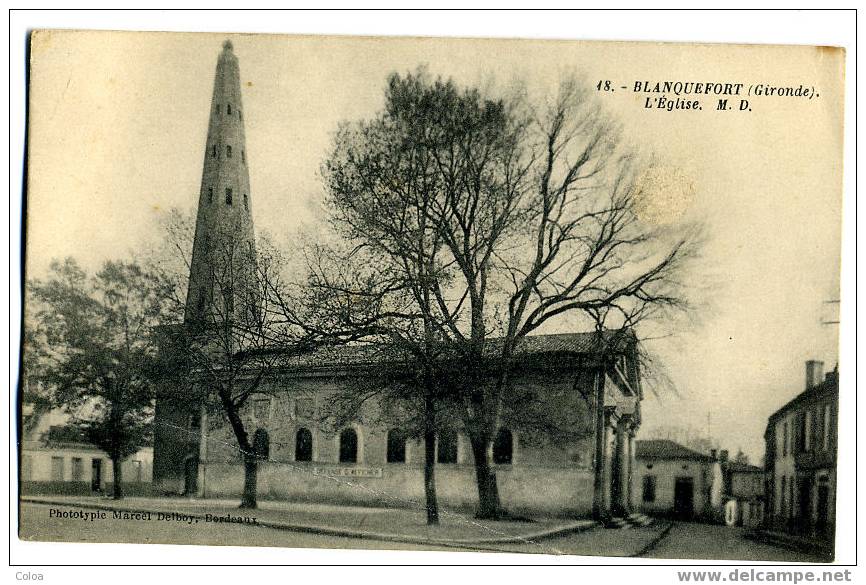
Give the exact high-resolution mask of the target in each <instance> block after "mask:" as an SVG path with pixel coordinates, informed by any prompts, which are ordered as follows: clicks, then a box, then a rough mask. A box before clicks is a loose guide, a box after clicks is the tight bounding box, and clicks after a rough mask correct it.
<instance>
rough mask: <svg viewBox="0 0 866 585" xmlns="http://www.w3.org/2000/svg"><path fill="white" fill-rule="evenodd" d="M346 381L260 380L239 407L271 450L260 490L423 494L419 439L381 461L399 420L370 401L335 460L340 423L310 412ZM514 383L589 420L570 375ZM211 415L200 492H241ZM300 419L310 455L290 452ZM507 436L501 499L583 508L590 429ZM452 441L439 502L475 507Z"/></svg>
mask: <svg viewBox="0 0 866 585" xmlns="http://www.w3.org/2000/svg"><path fill="white" fill-rule="evenodd" d="M343 383H351V380H350V379H348V378H343V379H338V378H334V377H327V376H322V377H314V376H309V377H303V378H296V377H293V378H284V379H281V380H275V381H272V382H270V384H269V385H267V386H266V387H265V388H264V390H265V391H266V392H268V393H269V394H270V395H269V396H268V395H264V394H263V395H257V396H253V397H251V398H250V400H249V402H248V404H247V405H246V407H245V409H244V411H243V412H242V418H243V419H244V423H245V428H246V431H247V433H248V434H249V436H250V437H252V436H253V434H254V433H255V431H256V429H264V430H266V431H267V433H268V438H269V442H270V446H269V453H268V459H267V460H266V461H262V462H261V464H260V467H259V474H258V492H259V495H260V497H263V498H275V499H289V500H297V501H317V502H330V503H346V504H372V505H388V506H412V505H416V504H413V502H422V501H423V498H424V493H423V458H424V447H423V442H422V441H420V440H411V439H410V440H408V441H407V444H406V463H388V462H387V430H388V428H396V427H399V426H400V425H399V424H396V423H388V422H387V421H383V420H380V419H381V417H380V414H381V413H379V412H378V410H377V408H376V407H375V406H371V407H369V408H367V409H366V410H365V412H363V413H362V414H361V416H360V417H359V419H360V420H359V421H357V422H355V423H352V425H351V426H352V428H354V429H355V431H356V432H357V435H358V462H357V463H356V464H345V463H340V462H339V432H335V431H334V430H333V429H330V428H328V427H327V425H324V424H320V423H317V422H316V416H317V413H319V412H320V411H321V408H322V406H323V405H324V404H326V403H327V401H328V400H329V399H330V397H331V396H332V395H333V393H334V392H336V391H337V390H338V389H339V388H340V386H339V385H340V384H343ZM515 383H516V385H517V387H518V388H519V387H520V386H521V385H527V384H531V385H533V386H534V387H535V388H536V389H538V388H541V389H542V391H543V392H545V393H547V394H549V396H550V409H551V410H552V411H554V412H560V413H561V412H563V411H565V410H568V411H569V412H570V415H569V416H572V417H577V418H578V419H580V420H582V421H584V422H585V426H586V428H587V429H589V428H591V415H590V409H589V407H588V406H587V405H586V404H585V403H584V402H583V399H582V398H580V397H579V396H576V394H575V391H574V388H573V380H571V379H569V378H568V377H565V376H563V377H562V378H558V377H554V378H552V379H551V378H550V377H548V378H546V379H545V377H543V376H541V375H538V376H535V375H527V376H524V377H522V378H521V379H518V380H517V381H516V382H515ZM515 414H519V413H510V414H508V413H506V414H504V415H503V426H506V425H508V426H509V427H510V425H512V424H516V423H517V419H516V418H515V416H514V415H515ZM210 416H211V421H210V424H208V425H207V437H206V440H205V441H204V445H203V447H202V456H201V466H200V470H199V477H200V480H199V495H201V496H204V497H236V496H239V494H240V493H241V490H242V487H243V468H242V465H241V459H240V457H239V451H238V448H237V441H236V439H235V437H234V435H233V433H232V431H231V429H230V428H229V426H228V424H227V422H226V421H225V418H224V416H223V415H222V414H221V413H219V412H215V413H212V414H211V415H210ZM517 418H519V417H517ZM579 426H580V425H579ZM301 427H304V428H307V429H309V430H310V431H311V433H312V435H313V461H312V462H296V461H295V437H296V433H297V430H298V429H299V428H301ZM569 428H573V427H569ZM512 436H513V451H512V462H513V463H512V464H510V465H494V469H495V470H496V473H497V479H498V485H499V491H500V498H501V500H502V502H503V504H504V505H505V506H506V507H507V508H508V509H509V510H511V511H513V512H515V511H520V510H526V511H527V512H535V513H538V512H541V513H553V514H566V515H585V514H588V513H589V512H590V510H591V506H592V491H593V488H592V478H593V471H592V458H593V448H594V443H593V437H592V435H591V434H588V435H587V436H584V437H581V438H578V437H572V438H570V439H562V438H561V437H550V436H543V435H540V434H539V433H532V432H528V431H527V432H523V431H522V430H521V429H520V428H513V430H512ZM457 443H458V447H457V463H453V464H437V466H436V476H437V492H438V495H439V497H440V499H441V503H442V505H443V506H446V507H452V508H472V507H474V506H475V505H476V504H477V488H476V484H475V469H474V466H473V458H472V452H471V447H470V444H469V438H468V436H466V434H465V433H464V432H459V433H458V441H457ZM323 474H324V475H323ZM335 474H336V475H335ZM365 475H367V476H372V477H364V476H365ZM359 486H360V487H359Z"/></svg>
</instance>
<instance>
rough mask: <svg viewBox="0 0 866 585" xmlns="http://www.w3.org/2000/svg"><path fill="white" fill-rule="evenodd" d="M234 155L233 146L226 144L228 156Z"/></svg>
mask: <svg viewBox="0 0 866 585" xmlns="http://www.w3.org/2000/svg"><path fill="white" fill-rule="evenodd" d="M231 157H232V147H231V146H229V145H228V144H226V158H231Z"/></svg>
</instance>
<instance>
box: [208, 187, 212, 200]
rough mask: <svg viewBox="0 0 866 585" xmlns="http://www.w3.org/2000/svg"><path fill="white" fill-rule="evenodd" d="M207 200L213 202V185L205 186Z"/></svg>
mask: <svg viewBox="0 0 866 585" xmlns="http://www.w3.org/2000/svg"><path fill="white" fill-rule="evenodd" d="M207 202H208V203H213V187H208V188H207Z"/></svg>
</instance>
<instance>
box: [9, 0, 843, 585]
mask: <svg viewBox="0 0 866 585" xmlns="http://www.w3.org/2000/svg"><path fill="white" fill-rule="evenodd" d="M96 4H97V5H103V6H112V4H109V3H108V2H105V1H104V0H101V1H99V2H96ZM220 4H226V3H222V2H220ZM342 4H344V5H350V3H348V2H344V3H342ZM386 4H389V5H394V6H404V3H401V2H396V1H391V2H387V3H386ZM449 4H457V3H449ZM211 5H213V4H211ZM498 6H502V3H500V4H498ZM32 28H100V29H118V30H172V31H236V32H267V33H315V34H364V35H400V36H403V35H428V36H431V35H432V36H471V37H531V38H557V39H584V40H590V39H603V40H648V41H686V42H689V41H701V42H727V43H771V44H809V45H835V46H844V47H846V48H847V49H848V54H847V67H846V70H847V72H848V74H847V79H846V95H847V96H849V98H848V100H847V101H846V115H845V120H846V122H848V123H847V124H846V127H845V141H846V151H845V160H844V183H845V199H844V209H845V216H844V218H845V219H844V222H843V223H844V225H843V240H842V241H843V271H842V299H843V304H842V310H841V321H842V324H841V327H840V334H841V339H842V348H841V351H840V362H841V363H842V364H844V366H843V368H842V388H843V394H847V395H848V396H851V395H852V394H853V392H854V391H856V390H855V388H854V384H853V376H854V373H855V367H854V366H855V363H856V359H855V347H854V346H855V328H854V320H853V319H854V316H855V304H854V294H855V290H856V288H855V285H856V283H855V267H854V252H855V232H854V222H853V218H854V217H855V213H856V201H855V197H854V194H855V164H856V161H855V160H854V148H853V146H854V144H855V127H854V123H853V122H854V113H855V109H854V103H853V101H852V100H853V96H854V80H855V67H856V56H855V47H856V39H855V34H856V33H855V30H854V15H853V14H852V13H850V12H847V13H845V12H821V13H819V12H786V13H777V12H770V13H768V12H748V13H736V12H712V13H708V12H640V13H632V12H599V11H594V12H580V13H574V12H563V13H551V12H533V13H527V12H498V13H487V12H460V13H449V12H428V13H418V12H387V13H383V12H372V13H362V12H350V13H344V12H292V13H261V12H257V13H237V12H233V13H227V12H210V13H200V12H188V11H182V12H170V13H169V12H99V13H94V12H68V11H47V12H24V11H16V12H14V13H12V14H11V15H10V34H11V38H10V48H11V60H10V66H11V86H12V90H11V93H10V99H11V103H10V106H11V126H10V128H9V130H10V143H9V144H10V148H11V152H10V155H11V159H10V161H11V169H13V170H12V173H11V176H10V177H9V187H10V214H11V215H10V219H11V221H10V242H12V248H11V249H10V256H9V258H10V266H9V269H10V270H9V275H10V283H9V284H10V288H8V289H7V290H10V293H11V298H10V318H11V320H10V324H11V325H12V327H10V329H9V330H10V348H11V351H10V353H9V355H10V362H9V366H10V371H11V372H15V371H16V370H17V349H16V348H17V343H18V338H17V333H18V331H17V320H18V315H20V296H19V295H20V289H19V288H18V280H19V275H20V249H19V248H18V246H19V244H18V242H20V236H21V224H20V222H19V221H18V220H19V218H20V217H21V201H20V198H19V195H20V193H21V181H22V175H21V169H22V168H23V152H22V145H23V137H24V119H25V117H24V115H25V109H24V105H25V93H24V87H25V82H24V80H25V75H24V73H25V61H24V59H25V53H24V47H25V45H26V34H27V30H28V29H32ZM10 379H11V380H12V383H13V384H14V382H15V379H14V378H10ZM10 390H12V391H11V392H10V405H13V404H14V386H13V388H10ZM6 414H7V415H8V414H9V412H8V411H7V413H6ZM3 420H4V421H6V422H5V424H9V421H10V418H9V416H5V417H3ZM854 421H855V412H854V409H853V404H852V403H851V402H850V401H849V402H845V403H843V409H842V416H841V417H840V444H843V445H854ZM5 430H6V431H7V434H6V436H11V435H10V434H9V430H10V429H9V427H8V426H7V427H5ZM8 452H9V456H10V458H12V459H11V461H14V454H15V445H14V443H12V442H10V445H9V450H8ZM838 478H839V480H838V485H839V494H838V503H837V510H838V513H837V516H838V534H839V535H840V538H839V541H838V545H837V559H838V560H839V561H841V562H853V560H854V546H855V544H854V539H853V538H852V537H851V535H853V534H854V525H855V522H856V518H855V516H854V513H853V512H854V509H855V507H854V497H855V494H854V493H853V489H852V487H851V486H853V485H854V455H853V452H852V450H850V449H843V450H842V451H840V460H839V469H838ZM13 482H14V480H13ZM12 490H13V493H14V492H15V486H14V483H13V485H12ZM4 510H5V507H4ZM13 512H14V511H13ZM3 515H4V518H3V520H5V519H6V518H5V511H4V513H3ZM14 520H15V519H14V518H13V523H14ZM10 537H11V538H12V541H13V546H14V549H13V554H14V557H13V558H14V561H15V562H17V563H28V564H29V563H39V562H45V561H46V560H49V559H50V562H52V563H82V562H91V563H92V562H103V563H120V562H125V563H153V562H162V563H167V564H174V563H225V562H235V563H308V564H310V563H312V564H335V563H340V564H344V563H356V564H367V563H432V564H441V563H461V564H462V563H477V564H490V563H494V564H495V563H521V564H538V563H546V564H567V563H587V562H588V563H599V562H610V563H612V564H627V563H629V562H632V561H631V560H629V559H609V560H607V561H605V560H604V559H599V558H585V557H584V558H581V557H566V558H562V557H546V556H536V555H521V556H518V555H500V554H496V555H489V554H469V553H466V554H458V553H450V554H442V553H385V552H367V551H324V550H294V549H288V550H287V549H265V548H234V547H230V548H224V547H190V546H183V547H181V546H158V545H148V546H136V545H84V544H64V545H54V544H45V543H23V542H20V541H17V539H16V538H15V534H14V527H13V532H12V534H11V535H10ZM635 562H640V563H647V562H648V561H646V560H642V559H641V560H638V561H635ZM733 564H735V565H740V566H742V565H746V564H748V563H733ZM816 569H817V570H821V569H820V568H818V567H816ZM27 570H29V571H31V572H41V573H43V574H44V575H45V578H46V580H49V579H50V580H52V581H55V582H57V581H58V578H62V581H63V582H79V581H80V582H84V581H92V580H93V579H94V578H96V579H99V580H103V579H106V578H110V576H109V575H108V574H106V573H112V574H116V576H118V577H121V578H123V579H124V580H125V581H128V582H131V583H140V582H141V583H143V582H147V583H151V582H152V581H153V579H158V578H160V577H163V578H168V579H169V582H176V581H179V580H181V579H183V580H200V579H202V578H207V579H212V578H214V577H217V580H218V582H224V581H237V582H249V581H250V580H251V579H253V578H258V577H259V574H258V573H256V577H253V576H252V574H251V573H249V569H240V568H221V569H214V570H208V569H206V568H195V567H186V568H170V569H167V568H162V569H157V568H153V569H148V570H142V569H130V568H125V569H114V570H111V569H95V568H78V569H69V568H46V569H44V570H38V571H37V570H35V569H32V568H30V569H24V571H25V572H26V571H27ZM453 570H454V569H451V570H450V571H453ZM478 570H481V569H468V568H467V569H461V570H460V573H459V574H456V573H455V575H454V576H455V577H457V578H459V579H473V578H482V579H484V580H488V578H489V579H491V580H492V579H493V578H496V579H501V578H503V577H504V578H506V579H507V580H508V581H511V580H512V579H513V580H514V581H515V582H516V581H517V580H520V581H525V580H527V579H533V578H537V573H529V572H528V571H529V570H528V569H518V568H514V569H509V570H508V571H507V574H504V571H503V572H498V573H497V574H496V576H495V577H494V576H493V575H491V574H485V575H474V574H470V572H474V571H478ZM8 571H9V576H10V578H12V577H14V574H13V573H14V570H13V569H8ZM450 571H449V572H450ZM638 571H640V572H638ZM442 572H445V571H444V570H443V571H442ZM270 575H271V576H276V575H277V573H270ZM341 575H342V576H343V578H351V579H353V580H358V579H362V580H366V579H370V580H373V579H375V580H377V581H381V580H382V579H385V580H388V581H390V580H391V579H394V581H395V582H397V580H398V579H399V580H402V581H405V580H406V579H411V581H412V582H413V583H415V584H418V585H420V584H421V583H427V582H433V580H434V579H435V580H436V582H437V583H438V582H439V581H440V580H441V579H442V578H448V576H447V575H443V574H441V573H440V571H432V572H431V571H426V570H415V569H411V568H404V569H391V570H388V571H385V570H381V569H376V570H373V569H369V570H360V569H347V570H345V571H341ZM559 576H561V577H563V578H566V579H567V578H572V579H574V578H580V579H586V578H593V577H598V578H601V579H604V578H608V579H609V578H610V576H611V575H610V573H609V569H605V568H598V567H596V568H594V569H591V568H586V569H584V570H581V572H580V575H579V577H577V576H576V575H574V574H573V573H562V574H561V575H559ZM630 577H631V578H636V579H640V580H641V581H642V582H646V581H647V580H649V582H651V583H652V582H676V574H675V569H673V568H664V569H663V568H659V569H658V570H651V571H649V572H647V570H646V569H641V568H637V567H632V568H631V569H621V570H620V571H617V573H616V576H615V579H617V580H619V579H627V578H630ZM279 578H280V579H286V578H291V579H297V580H307V579H310V580H311V579H319V578H322V573H321V571H320V570H318V569H307V570H304V571H293V572H292V573H291V574H285V573H280V576H279ZM145 580H146V581H145Z"/></svg>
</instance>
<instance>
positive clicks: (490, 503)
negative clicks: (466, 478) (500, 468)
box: [469, 433, 502, 520]
mask: <svg viewBox="0 0 866 585" xmlns="http://www.w3.org/2000/svg"><path fill="white" fill-rule="evenodd" d="M469 439H470V442H471V443H472V455H473V458H474V459H475V482H476V484H477V485H478V513H477V514H476V518H479V519H482V520H499V519H500V518H501V517H502V509H501V507H500V505H499V489H498V487H497V485H496V474H494V473H492V472H491V470H490V462H489V461H488V460H487V449H488V447H489V446H490V441H489V440H488V439H487V437H485V436H483V435H482V434H476V433H470V437H469Z"/></svg>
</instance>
